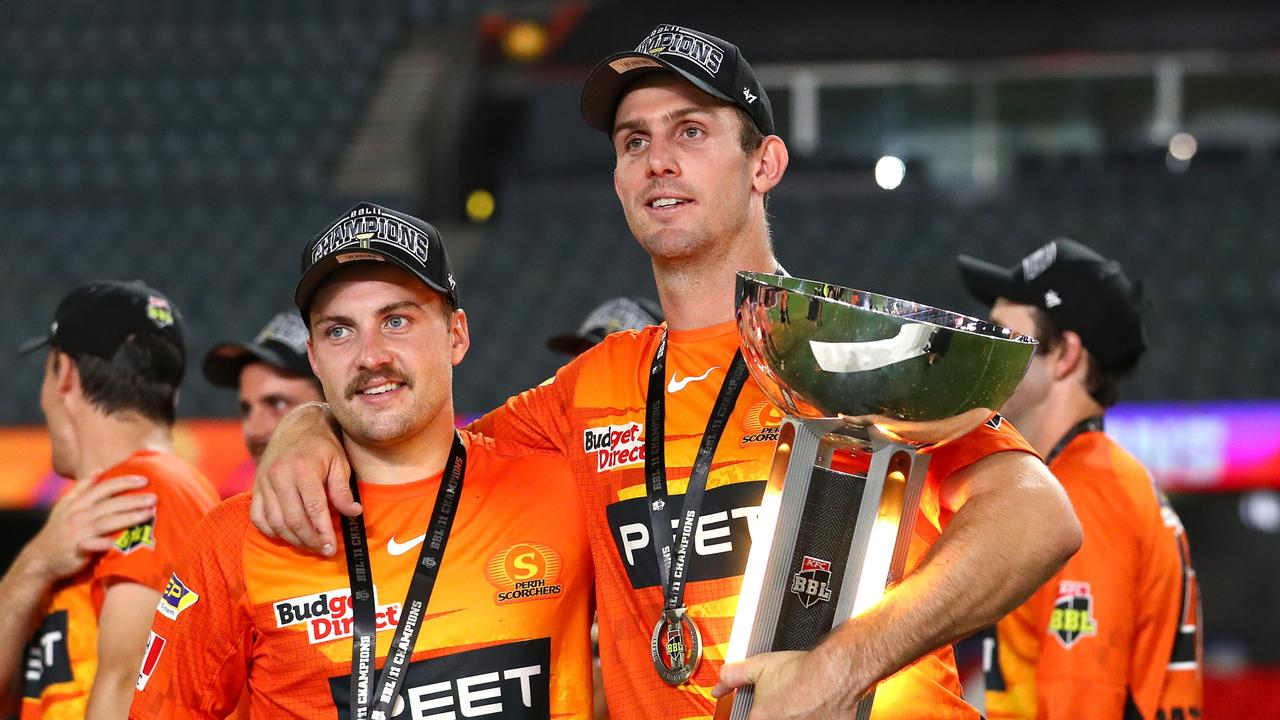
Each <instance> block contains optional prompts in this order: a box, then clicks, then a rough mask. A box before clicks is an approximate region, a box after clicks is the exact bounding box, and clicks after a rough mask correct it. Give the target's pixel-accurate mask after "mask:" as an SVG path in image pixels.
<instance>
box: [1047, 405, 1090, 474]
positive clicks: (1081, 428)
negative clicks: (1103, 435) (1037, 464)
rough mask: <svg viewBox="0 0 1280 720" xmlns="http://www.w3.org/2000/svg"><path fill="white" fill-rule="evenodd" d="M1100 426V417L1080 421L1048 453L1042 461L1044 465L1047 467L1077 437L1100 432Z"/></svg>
mask: <svg viewBox="0 0 1280 720" xmlns="http://www.w3.org/2000/svg"><path fill="white" fill-rule="evenodd" d="M1102 426H1103V422H1102V416H1101V415H1094V416H1093V417H1087V418H1085V419H1083V420H1081V421H1080V422H1079V423H1077V424H1076V426H1075V427H1073V428H1071V429H1070V430H1068V431H1067V434H1066V435H1063V436H1062V439H1061V440H1059V441H1058V444H1057V445H1054V446H1053V449H1052V450H1050V451H1049V455H1048V457H1046V458H1045V459H1044V464H1045V465H1048V464H1049V463H1051V462H1053V461H1054V459H1055V458H1057V457H1058V456H1059V455H1061V454H1062V451H1063V450H1066V449H1067V445H1070V444H1071V441H1072V440H1075V439H1076V436H1077V435H1079V434H1081V433H1087V432H1094V431H1097V432H1102V430H1103V427H1102Z"/></svg>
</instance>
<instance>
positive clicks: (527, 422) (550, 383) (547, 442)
mask: <svg viewBox="0 0 1280 720" xmlns="http://www.w3.org/2000/svg"><path fill="white" fill-rule="evenodd" d="M576 378H577V367H576V364H575V363H570V364H569V365H566V366H565V367H562V368H560V370H559V371H558V372H557V373H556V374H555V376H554V377H552V378H550V379H549V380H547V381H546V382H544V383H542V384H541V385H539V386H538V387H536V388H533V389H531V390H525V391H524V392H522V393H520V394H519V395H515V396H513V397H511V398H509V399H508V400H507V401H506V402H505V403H503V404H502V405H501V406H500V407H498V408H496V409H494V410H491V411H490V412H489V413H487V414H486V415H484V416H483V417H481V418H480V419H479V420H476V421H475V422H473V423H471V425H469V426H468V427H467V429H468V430H471V431H472V432H476V433H479V434H481V435H487V436H489V437H492V438H496V439H498V440H506V441H508V442H513V443H516V444H517V445H523V446H525V447H530V448H534V449H536V450H552V451H556V452H561V453H563V452H566V450H567V448H566V447H565V437H566V436H567V435H568V434H569V412H568V402H566V400H565V398H566V396H567V395H569V394H571V392H572V391H571V389H572V387H573V383H574V381H575V380H576Z"/></svg>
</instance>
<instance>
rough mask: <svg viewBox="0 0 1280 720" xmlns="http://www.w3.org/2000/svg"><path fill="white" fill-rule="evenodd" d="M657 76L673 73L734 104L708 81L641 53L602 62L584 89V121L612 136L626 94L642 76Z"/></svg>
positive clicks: (582, 106) (624, 53)
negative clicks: (626, 90) (650, 74)
mask: <svg viewBox="0 0 1280 720" xmlns="http://www.w3.org/2000/svg"><path fill="white" fill-rule="evenodd" d="M654 72H671V73H675V74H676V75H679V76H680V77H681V78H684V79H685V80H688V81H689V82H690V83H692V84H693V86H694V87H696V88H698V89H699V90H701V91H703V92H705V93H707V94H708V95H710V96H712V97H714V98H718V99H720V100H723V101H725V102H727V103H730V104H733V103H734V100H733V98H730V97H726V96H725V94H724V93H722V92H720V91H719V90H716V89H715V88H714V87H712V86H711V85H710V84H708V83H707V82H706V81H705V80H703V79H701V78H698V77H695V76H694V75H691V74H689V72H687V71H685V70H683V69H681V68H679V67H676V66H675V65H672V64H671V63H669V62H667V61H666V60H663V59H662V58H660V57H658V56H656V55H649V54H648V53H641V52H623V53H618V54H616V55H610V56H609V57H607V58H605V59H604V60H601V61H600V62H599V63H597V64H596V66H595V67H594V68H592V70H591V74H590V75H588V76H587V81H586V82H585V83H584V84H583V85H582V98H581V100H580V101H579V107H580V108H581V110H582V118H583V119H584V120H586V121H587V124H588V125H590V126H591V127H593V128H595V129H596V130H599V131H600V132H602V133H604V134H606V135H610V134H612V133H613V117H614V115H615V114H616V112H617V109H618V100H619V99H620V98H621V97H622V92H623V90H625V89H626V87H627V85H628V84H630V83H631V82H632V81H633V80H635V79H636V78H638V77H640V76H641V75H647V74H649V73H654Z"/></svg>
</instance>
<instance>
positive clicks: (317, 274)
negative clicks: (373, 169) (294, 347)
mask: <svg viewBox="0 0 1280 720" xmlns="http://www.w3.org/2000/svg"><path fill="white" fill-rule="evenodd" d="M354 262H390V263H393V264H395V265H397V266H399V267H402V268H404V269H405V270H407V271H409V272H410V273H411V274H412V275H413V276H414V277H416V278H418V279H419V280H421V281H422V282H423V283H425V284H426V285H427V287H429V288H431V289H432V290H435V291H436V292H438V293H440V294H441V295H443V296H444V298H445V300H446V301H448V303H449V305H450V306H451V307H453V308H454V309H457V308H458V307H459V304H458V285H457V283H456V282H455V281H454V279H453V272H452V271H450V269H449V256H448V254H447V253H446V252H445V249H444V240H443V239H442V238H441V237H440V231H439V230H436V229H435V227H434V226H432V225H431V224H430V223H428V222H426V221H423V220H420V219H419V218H416V217H414V216H412V215H406V214H405V213H402V212H397V211H395V210H392V209H390V208H385V207H382V206H381V205H375V204H373V203H370V202H362V203H358V204H357V205H356V206H355V207H353V208H351V209H350V210H348V211H347V212H346V213H344V214H343V215H342V216H341V217H339V218H338V219H337V220H334V221H333V223H332V224H330V225H329V228H328V229H327V230H325V231H324V232H322V233H320V234H319V235H317V236H315V237H314V238H312V239H311V241H310V242H308V243H307V246H306V249H304V250H303V252H302V278H301V279H300V280H299V281H298V289H297V290H295V291H294V293H293V300H294V302H296V303H297V304H298V309H299V310H301V311H302V314H303V316H304V317H305V316H306V314H307V308H308V306H310V304H311V297H312V296H313V295H314V294H315V292H316V288H318V287H319V286H320V283H321V282H323V281H324V279H325V278H326V277H328V276H329V274H330V273H332V272H333V271H335V270H337V269H338V268H340V267H343V266H344V265H346V264H348V263H354Z"/></svg>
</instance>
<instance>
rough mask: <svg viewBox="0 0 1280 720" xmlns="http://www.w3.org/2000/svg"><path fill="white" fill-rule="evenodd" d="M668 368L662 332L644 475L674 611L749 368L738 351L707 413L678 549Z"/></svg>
mask: <svg viewBox="0 0 1280 720" xmlns="http://www.w3.org/2000/svg"><path fill="white" fill-rule="evenodd" d="M666 367H667V334H666V333H665V332H664V333H663V334H662V340H661V342H660V343H659V344H658V352H657V353H656V354H655V355H654V356H653V365H652V366H651V367H650V369H649V395H648V398H647V399H646V408H645V448H644V472H645V478H646V480H647V481H648V482H647V485H648V488H647V490H648V496H649V497H648V499H649V529H650V531H651V532H652V534H653V549H654V551H655V552H656V553H657V556H658V574H659V579H660V580H661V581H662V589H663V593H664V596H665V602H664V605H663V607H664V608H665V609H666V610H675V609H677V608H679V607H681V606H682V605H683V602H684V588H685V582H686V580H687V578H688V574H689V547H690V545H692V539H693V530H694V527H695V526H696V525H697V523H698V516H699V515H700V514H701V513H702V495H703V493H704V492H705V491H706V488H707V476H708V475H710V474H711V460H712V458H713V457H714V456H715V453H716V446H717V445H718V444H719V443H720V437H721V436H722V435H724V428H725V425H726V424H727V423H728V421H729V416H730V415H732V414H733V406H734V405H735V404H736V403H737V401H738V395H739V394H740V393H741V392H742V386H743V384H744V383H745V381H746V379H747V363H746V361H744V360H743V359H742V351H741V350H739V351H738V352H737V353H735V354H734V356H733V362H732V363H731V364H730V365H729V370H728V372H727V373H726V374H725V378H724V383H723V384H721V385H720V393H719V395H717V397H716V402H715V405H714V406H713V407H712V409H711V417H710V419H708V420H707V429H706V430H705V431H704V432H703V434H702V444H701V445H699V446H698V454H697V456H696V458H695V459H694V461H693V469H692V471H691V472H690V473H689V487H688V489H687V490H685V494H684V504H683V506H682V507H681V508H680V526H679V529H678V531H677V533H676V535H678V536H679V538H680V541H679V543H675V541H674V540H673V538H672V533H671V503H670V502H668V498H667V469H666V462H665V459H664V457H663V451H664V445H665V428H664V427H663V422H664V420H665V416H666V388H665V387H663V386H664V385H665V384H666ZM673 544H674V545H675V550H674V556H673V552H672V545H673Z"/></svg>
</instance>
